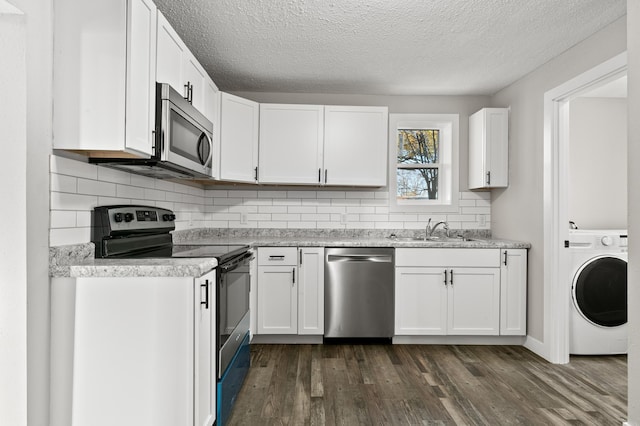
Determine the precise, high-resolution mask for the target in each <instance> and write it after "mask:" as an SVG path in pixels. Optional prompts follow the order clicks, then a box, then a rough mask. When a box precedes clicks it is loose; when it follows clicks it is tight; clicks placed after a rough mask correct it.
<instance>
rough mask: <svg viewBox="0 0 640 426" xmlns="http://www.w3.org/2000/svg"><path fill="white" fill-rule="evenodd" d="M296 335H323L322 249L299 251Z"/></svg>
mask: <svg viewBox="0 0 640 426" xmlns="http://www.w3.org/2000/svg"><path fill="white" fill-rule="evenodd" d="M299 255H300V263H299V269H298V270H299V271H300V287H299V289H298V334H319V335H322V334H324V248H322V247H313V248H301V249H300V254H299Z"/></svg>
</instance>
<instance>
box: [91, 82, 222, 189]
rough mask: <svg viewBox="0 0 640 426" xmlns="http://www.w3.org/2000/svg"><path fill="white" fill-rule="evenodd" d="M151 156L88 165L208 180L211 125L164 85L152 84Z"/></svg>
mask: <svg viewBox="0 0 640 426" xmlns="http://www.w3.org/2000/svg"><path fill="white" fill-rule="evenodd" d="M153 151H154V153H153V155H152V156H151V158H149V159H140V158H135V159H134V158H117V159H108V158H92V159H90V160H89V161H90V162H92V163H97V164H101V165H104V166H107V167H111V168H115V169H120V170H126V171H129V172H132V173H137V174H141V175H145V176H151V177H157V178H181V179H201V178H211V165H212V163H213V124H212V123H211V121H209V120H208V119H207V118H206V117H205V116H204V115H203V114H202V113H201V112H200V111H198V110H197V109H196V108H195V107H194V106H193V105H191V103H189V101H188V100H187V99H185V98H183V97H182V95H180V94H179V93H178V92H177V91H176V90H174V89H173V88H172V87H171V86H169V85H168V84H166V83H157V84H156V125H155V146H154V150H153Z"/></svg>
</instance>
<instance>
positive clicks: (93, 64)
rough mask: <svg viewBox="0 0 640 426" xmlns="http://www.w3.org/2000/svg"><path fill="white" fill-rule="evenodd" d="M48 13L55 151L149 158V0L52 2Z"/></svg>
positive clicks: (152, 18)
mask: <svg viewBox="0 0 640 426" xmlns="http://www.w3.org/2000/svg"><path fill="white" fill-rule="evenodd" d="M54 9H55V11H56V13H55V16H54V24H53V28H54V36H53V40H54V49H53V64H54V69H53V99H54V110H55V114H54V116H53V135H54V137H53V147H54V149H65V150H73V151H80V152H81V153H83V154H85V155H88V156H111V157H142V158H144V157H147V158H148V157H149V156H150V155H151V154H152V151H153V143H154V135H153V131H154V125H155V82H156V78H155V75H156V6H155V5H154V4H153V2H152V1H150V0H88V1H82V2H78V1H75V0H54Z"/></svg>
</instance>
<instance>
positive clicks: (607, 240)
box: [600, 235, 613, 247]
mask: <svg viewBox="0 0 640 426" xmlns="http://www.w3.org/2000/svg"><path fill="white" fill-rule="evenodd" d="M600 242H601V243H602V245H603V246H605V247H609V246H610V245H611V244H613V238H611V237H610V236H608V235H605V236H604V237H602V238H601V239H600Z"/></svg>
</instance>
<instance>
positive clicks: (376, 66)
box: [155, 0, 626, 95]
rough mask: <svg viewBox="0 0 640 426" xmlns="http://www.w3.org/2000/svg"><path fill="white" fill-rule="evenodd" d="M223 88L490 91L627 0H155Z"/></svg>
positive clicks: (618, 12) (592, 28)
mask: <svg viewBox="0 0 640 426" xmlns="http://www.w3.org/2000/svg"><path fill="white" fill-rule="evenodd" d="M155 2H156V4H157V5H158V8H159V9H160V11H162V13H163V14H164V15H165V16H166V17H167V19H168V20H169V22H171V24H172V25H173V27H174V28H175V29H176V31H177V32H178V34H180V36H181V37H182V38H183V40H184V41H185V42H186V43H187V45H188V46H189V47H190V49H191V50H192V52H193V53H194V54H195V56H196V57H197V58H198V60H199V61H200V62H201V63H202V64H203V66H204V67H205V69H206V70H207V71H208V72H209V74H210V75H211V76H212V78H213V79H214V81H215V82H216V84H217V85H218V86H219V87H220V89H222V90H225V91H260V92H306V93H358V94H396V95H409V94H412V95H421V94H429V95H464V94H493V93H495V92H496V91H498V90H499V89H501V88H503V87H506V86H508V85H509V84H511V83H512V82H514V81H516V80H518V79H519V78H521V77H522V76H524V75H526V74H527V73H529V72H531V71H533V70H534V69H535V68H537V67H538V66H540V65H542V64H543V63H545V62H547V61H549V60H550V59H552V58H553V57H555V56H557V55H559V54H560V53H562V52H563V51H565V50H566V49H568V48H570V47H571V46H573V45H575V44H576V43H578V42H580V41H582V40H584V39H585V38H587V37H588V36H590V35H591V34H594V33H595V32H597V31H598V30H600V29H601V28H603V27H604V26H606V25H607V24H609V23H611V22H613V21H614V20H616V19H617V18H619V17H621V16H623V15H624V14H625V13H626V1H625V0H155Z"/></svg>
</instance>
